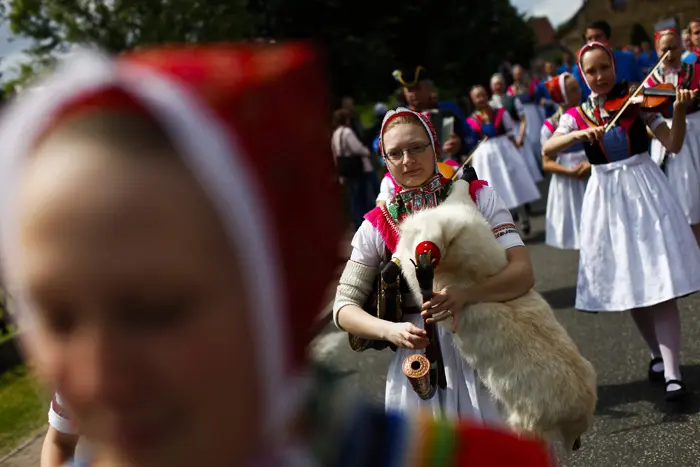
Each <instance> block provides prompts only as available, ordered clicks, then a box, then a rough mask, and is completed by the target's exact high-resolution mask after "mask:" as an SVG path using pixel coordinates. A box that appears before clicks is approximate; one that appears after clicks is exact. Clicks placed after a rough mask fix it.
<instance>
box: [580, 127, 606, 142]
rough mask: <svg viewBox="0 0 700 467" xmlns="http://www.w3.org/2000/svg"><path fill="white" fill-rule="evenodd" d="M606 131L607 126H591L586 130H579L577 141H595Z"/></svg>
mask: <svg viewBox="0 0 700 467" xmlns="http://www.w3.org/2000/svg"><path fill="white" fill-rule="evenodd" d="M604 133H605V127H602V126H596V127H591V128H586V129H585V130H579V131H577V132H576V136H575V139H576V141H583V142H584V143H595V142H596V141H600V139H601V138H602V137H603V134H604Z"/></svg>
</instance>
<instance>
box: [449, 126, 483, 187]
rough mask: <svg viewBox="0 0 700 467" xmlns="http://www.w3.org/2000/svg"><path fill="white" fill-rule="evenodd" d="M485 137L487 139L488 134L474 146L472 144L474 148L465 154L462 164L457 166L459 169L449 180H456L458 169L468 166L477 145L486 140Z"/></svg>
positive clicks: (477, 147)
mask: <svg viewBox="0 0 700 467" xmlns="http://www.w3.org/2000/svg"><path fill="white" fill-rule="evenodd" d="M487 139H489V137H488V136H484V137H483V139H482V140H481V141H479V142H478V143H477V144H476V146H474V149H472V150H471V152H470V153H469V156H467V160H466V161H464V164H462V165H460V166H459V169H457V170H455V173H454V174H453V175H452V177H450V178H451V180H452V181H453V182H454V181H455V180H457V174H458V173H459V171H460V170H462V169H463V168H465V167H466V166H468V165H469V163H470V162H471V161H472V158H473V157H474V154H475V153H476V150H477V149H479V146H481V143H483V142H484V141H486V140H487Z"/></svg>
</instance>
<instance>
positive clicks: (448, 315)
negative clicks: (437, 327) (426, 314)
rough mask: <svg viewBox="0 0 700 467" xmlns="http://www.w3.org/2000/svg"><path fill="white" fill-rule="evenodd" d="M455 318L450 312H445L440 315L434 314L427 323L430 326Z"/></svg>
mask: <svg viewBox="0 0 700 467" xmlns="http://www.w3.org/2000/svg"><path fill="white" fill-rule="evenodd" d="M452 316H453V314H452V313H450V310H445V311H442V312H440V313H437V314H434V315H433V316H432V317H431V318H428V319H427V320H426V321H425V322H426V323H428V324H431V323H439V322H440V321H445V320H446V319H449V318H451V317H452Z"/></svg>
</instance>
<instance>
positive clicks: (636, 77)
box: [572, 50, 644, 103]
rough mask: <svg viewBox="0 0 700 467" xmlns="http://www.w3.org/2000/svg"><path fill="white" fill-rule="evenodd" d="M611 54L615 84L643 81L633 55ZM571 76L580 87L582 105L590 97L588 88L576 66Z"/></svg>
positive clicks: (624, 53) (619, 52)
mask: <svg viewBox="0 0 700 467" xmlns="http://www.w3.org/2000/svg"><path fill="white" fill-rule="evenodd" d="M613 54H615V64H616V68H617V82H618V83H619V82H620V81H627V82H629V83H641V82H642V80H643V79H644V75H643V74H642V70H641V69H640V68H639V64H638V63H637V60H635V58H634V55H632V54H630V53H627V52H623V51H621V50H613ZM572 74H573V75H574V78H576V79H577V80H578V82H579V84H580V85H581V102H582V103H583V102H585V101H586V100H587V99H588V96H590V95H591V90H590V89H589V88H588V85H587V84H586V81H585V80H584V79H583V76H582V75H581V70H579V67H578V66H575V67H574V71H573V73H572Z"/></svg>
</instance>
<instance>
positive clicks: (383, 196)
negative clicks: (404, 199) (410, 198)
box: [377, 176, 396, 202]
mask: <svg viewBox="0 0 700 467" xmlns="http://www.w3.org/2000/svg"><path fill="white" fill-rule="evenodd" d="M395 195H396V187H395V186H394V182H392V181H391V179H390V178H389V177H386V176H385V177H384V178H383V179H382V183H380V184H379V195H378V196H377V202H379V201H385V202H386V201H389V200H390V199H391V198H393V197H394V196H395Z"/></svg>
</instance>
